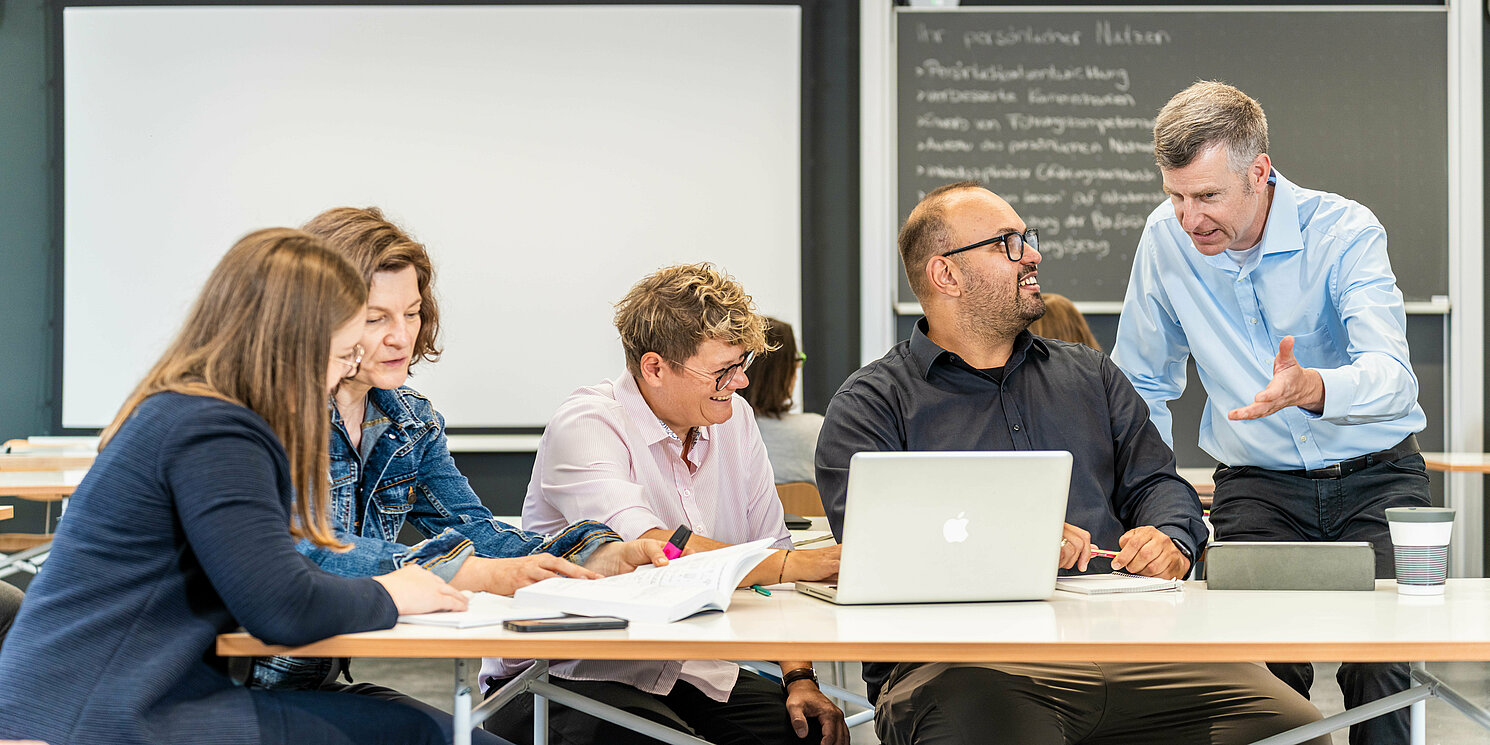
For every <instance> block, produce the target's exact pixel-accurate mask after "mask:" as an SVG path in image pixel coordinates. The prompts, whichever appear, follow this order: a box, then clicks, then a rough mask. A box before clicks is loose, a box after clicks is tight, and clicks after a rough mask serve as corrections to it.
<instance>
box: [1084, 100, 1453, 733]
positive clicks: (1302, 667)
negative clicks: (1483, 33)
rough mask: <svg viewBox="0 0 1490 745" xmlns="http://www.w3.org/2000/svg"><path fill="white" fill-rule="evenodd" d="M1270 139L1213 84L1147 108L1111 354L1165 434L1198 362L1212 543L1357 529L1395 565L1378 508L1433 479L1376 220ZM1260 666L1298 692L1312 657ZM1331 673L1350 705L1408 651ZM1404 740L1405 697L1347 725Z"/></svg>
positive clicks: (1384, 689)
mask: <svg viewBox="0 0 1490 745" xmlns="http://www.w3.org/2000/svg"><path fill="white" fill-rule="evenodd" d="M1267 137H1268V135H1267V118H1266V117H1265V115H1264V114H1263V111H1262V107H1261V106H1259V105H1258V104H1257V102H1256V101H1254V100H1252V99H1251V98H1250V97H1248V96H1247V95H1246V94H1245V93H1243V92H1241V91H1239V90H1237V89H1236V88H1233V87H1232V86H1229V85H1226V84H1224V83H1216V82H1199V83H1196V84H1195V85H1192V86H1190V87H1189V88H1187V89H1185V90H1184V91H1181V92H1180V93H1178V94H1176V95H1175V97H1174V98H1172V99H1170V101H1169V103H1167V104H1165V106H1164V108H1163V109H1161V110H1160V112H1159V116H1158V118H1157V119H1156V120H1155V124H1154V156H1155V160H1156V161H1157V163H1158V165H1159V170H1160V172H1161V173H1162V174H1163V179H1164V191H1165V193H1166V194H1168V195H1169V201H1168V202H1166V203H1165V204H1162V205H1160V206H1159V207H1158V208H1157V209H1155V210H1154V212H1153V213H1152V214H1151V215H1149V219H1148V224H1147V225H1146V226H1145V227H1144V232H1143V237H1142V238H1141V239H1140V240H1139V244H1138V250H1137V253H1136V255H1135V256H1134V259H1133V274H1132V277H1131V279H1130V280H1129V283H1128V294H1127V297H1126V298H1125V299H1124V301H1123V314H1122V318H1121V319H1120V321H1119V323H1118V335H1117V344H1116V346H1115V347H1114V349H1113V353H1112V357H1113V360H1114V361H1115V362H1116V363H1117V364H1118V366H1119V367H1120V368H1121V369H1122V370H1123V372H1124V373H1126V374H1127V376H1128V378H1129V379H1130V380H1131V381H1132V382H1133V386H1134V387H1135V388H1136V389H1137V390H1138V392H1139V394H1141V395H1142V396H1143V397H1144V399H1145V400H1146V401H1147V402H1148V405H1149V412H1150V416H1151V418H1152V419H1153V422H1154V424H1155V425H1156V426H1157V427H1158V429H1159V432H1160V433H1161V434H1162V435H1163V436H1164V438H1165V440H1166V442H1169V443H1170V444H1171V445H1173V433H1172V429H1171V417H1170V411H1169V401H1172V400H1174V399H1176V398H1178V397H1179V396H1180V393H1181V392H1182V391H1183V390H1184V388H1185V375H1186V359H1187V358H1189V357H1192V356H1193V357H1194V358H1195V364H1196V368H1197V369H1198V371H1199V373H1200V382H1201V385H1203V386H1204V387H1205V391H1206V396H1207V401H1206V407H1205V412H1204V414H1203V416H1202V418H1201V423H1200V446H1201V447H1202V448H1203V449H1204V450H1205V451H1206V452H1207V453H1209V454H1211V455H1212V456H1213V457H1215V458H1216V459H1217V460H1218V461H1220V462H1221V464H1222V465H1221V466H1220V467H1218V468H1217V469H1216V481H1215V483H1216V492H1215V498H1214V503H1213V505H1212V508H1211V522H1212V524H1213V525H1214V526H1215V529H1216V538H1217V539H1218V540H1253V541H1370V542H1371V543H1372V544H1373V546H1374V547H1375V550H1376V572H1377V576H1378V577H1392V576H1393V573H1394V567H1393V563H1392V545H1391V541H1390V539H1389V536H1388V532H1387V525H1386V519H1385V513H1384V510H1385V509H1386V508H1387V507H1397V506H1410V505H1426V504H1428V475H1427V471H1426V469H1425V468H1424V466H1423V459H1422V456H1421V455H1419V454H1418V447H1417V440H1416V438H1415V437H1414V434H1415V433H1416V432H1418V431H1420V430H1422V428H1423V426H1424V424H1425V422H1426V418H1425V417H1424V415H1423V410H1422V409H1421V408H1420V407H1419V406H1418V404H1417V393H1418V382H1417V377H1416V376H1415V375H1414V374H1413V371H1412V365H1411V363H1410V362H1409V360H1408V353H1407V336H1406V327H1407V322H1406V315H1405V313H1404V310H1403V303H1402V293H1401V292H1400V291H1399V290H1398V289H1397V281H1396V277H1395V276H1394V275H1393V274H1392V268H1391V264H1390V262H1389V261H1388V260H1387V237H1386V232H1385V231H1384V230H1383V229H1382V227H1381V223H1380V222H1378V221H1377V220H1376V217H1375V216H1374V215H1372V214H1371V211H1370V210H1368V209H1366V208H1365V207H1363V206H1361V205H1360V204H1357V203H1356V202H1352V201H1350V200H1349V199H1345V198H1344V197H1341V196H1338V195H1335V194H1329V193H1326V192H1320V191H1314V190H1311V189H1305V188H1303V187H1300V186H1297V185H1295V184H1294V183H1293V182H1291V181H1289V180H1288V179H1286V178H1284V177H1283V175H1282V174H1280V173H1278V172H1277V171H1276V170H1274V169H1273V166H1272V160H1271V159H1270V158H1269V157H1268V154H1267V150H1268V140H1267ZM1279 621H1280V622H1287V621H1288V619H1279ZM1268 667H1269V668H1270V669H1272V670H1273V672H1274V673H1275V674H1277V675H1278V677H1280V678H1282V679H1283V680H1285V681H1287V682H1288V683H1289V684H1290V685H1292V686H1293V687H1294V688H1295V689H1297V690H1299V691H1300V692H1301V693H1303V694H1304V695H1306V696H1307V695H1308V690H1309V685H1310V683H1312V681H1313V677H1314V673H1313V667H1312V666H1310V665H1309V664H1308V663H1302V664H1298V663H1284V664H1278V663H1273V664H1269V666H1268ZM1338 678H1339V681H1340V686H1341V689H1342V690H1343V692H1344V694H1345V703H1346V706H1347V707H1350V706H1357V705H1360V704H1362V703H1365V702H1367V701H1371V700H1375V699H1377V698H1380V697H1382V696H1385V695H1388V694H1391V693H1395V692H1396V691H1400V690H1405V689H1406V688H1407V686H1408V683H1409V678H1408V672H1407V665H1406V664H1405V663H1356V664H1351V663H1347V664H1345V665H1342V666H1341V668H1340V673H1339V675H1338ZM1407 739H1408V723H1407V711H1406V709H1402V710H1399V711H1397V712H1394V713H1393V714H1391V715H1388V716H1384V717H1378V718H1377V719H1375V720H1371V721H1369V722H1367V723H1364V724H1361V725H1356V726H1355V727H1352V728H1351V733H1350V742H1351V745H1363V744H1364V743H1398V742H1401V743H1405V742H1407Z"/></svg>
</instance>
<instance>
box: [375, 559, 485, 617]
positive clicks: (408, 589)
mask: <svg viewBox="0 0 1490 745" xmlns="http://www.w3.org/2000/svg"><path fill="white" fill-rule="evenodd" d="M373 580H375V581H376V582H378V583H379V584H381V585H382V586H383V589H385V590H387V591H388V596H389V597H391V598H393V607H395V608H397V609H398V614H399V615H401V616H405V615H408V616H412V615H417V614H420V613H434V612H436V611H445V610H457V611H459V610H465V609H466V596H465V595H464V594H463V593H461V591H460V590H457V589H455V588H454V587H451V586H450V585H448V584H446V583H445V580H443V579H440V578H439V577H438V576H436V575H435V573H434V572H431V571H429V570H428V569H425V568H424V567H421V566H406V567H404V568H402V569H399V570H396V571H393V572H389V573H388V574H384V575H380V576H377V577H373Z"/></svg>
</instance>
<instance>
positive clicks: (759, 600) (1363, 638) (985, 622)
mask: <svg viewBox="0 0 1490 745" xmlns="http://www.w3.org/2000/svg"><path fill="white" fill-rule="evenodd" d="M217 651H218V653H219V654H222V655H226V656H245V655H265V654H296V655H303V656H326V657H411V658H423V657H449V658H452V659H454V660H456V663H455V665H456V685H457V692H456V698H455V709H456V718H457V719H456V721H457V723H458V724H461V723H469V722H472V721H473V719H474V721H475V722H479V721H480V720H481V719H483V718H485V716H486V714H488V713H489V712H490V711H492V710H495V708H496V707H495V706H494V705H493V701H490V700H489V701H488V702H486V703H483V704H482V705H481V706H480V707H478V708H477V709H475V710H474V711H473V710H472V707H471V701H470V691H469V689H468V688H466V687H465V684H464V682H463V679H464V667H463V662H462V660H463V659H465V658H470V657H519V658H534V659H540V660H542V659H569V658H587V659H618V660H624V659H637V660H647V659H751V660H754V659H765V660H776V659H796V660H884V661H924V662H936V661H971V660H977V661H989V662H1038V661H1044V662H1075V661H1098V662H1104V661H1105V662H1153V661H1165V662H1170V661H1177V660H1183V661H1188V662H1262V661H1275V662H1277V661H1291V660H1297V661H1308V660H1322V661H1350V662H1389V661H1397V660H1418V661H1444V660H1490V580H1485V579H1456V580H1450V581H1449V587H1448V592H1447V594H1446V595H1445V596H1444V597H1440V598H1420V597H1409V596H1399V595H1398V594H1397V593H1396V590H1395V583H1393V582H1392V581H1390V580H1382V581H1379V582H1378V583H1377V589H1376V591H1375V592H1240V591H1215V592H1212V591H1209V590H1207V589H1205V584H1204V583H1200V582H1190V583H1187V584H1186V586H1185V589H1184V591H1182V592H1168V593H1147V594H1129V595H1110V596H1097V597H1089V596H1080V595H1070V594H1066V593H1056V596H1055V597H1054V598H1052V599H1051V600H1048V601H1042V602H1028V603H969V604H942V605H878V606H857V607H853V606H845V607H839V606H834V605H831V604H828V603H823V602H820V601H817V600H813V599H811V598H807V597H803V596H799V595H797V594H796V593H794V592H789V591H787V592H778V593H776V594H775V595H773V596H772V597H769V598H766V597H760V596H757V595H755V594H753V593H750V592H748V591H741V592H738V593H736V595H735V597H734V601H733V605H731V606H730V609H729V612H727V613H723V614H720V613H714V614H707V615H703V616H698V617H694V618H691V619H688V620H685V621H681V622H678V623H672V624H650V623H635V624H632V625H631V627H630V628H629V629H626V630H623V631H600V632H569V633H545V634H516V633H510V632H506V631H502V630H501V629H500V627H486V628H479V629H465V630H454V629H441V628H435V627H429V626H410V625H400V626H397V627H395V628H393V629H389V630H385V631H372V632H367V633H362V634H349V635H345V636H339V637H333V638H331V639H327V640H324V641H321V642H317V643H315V644H310V645H307V646H304V647H300V648H296V649H286V648H282V647H270V646H266V645H264V644H262V643H261V642H259V641H257V640H255V639H253V638H252V637H250V636H248V635H247V634H242V633H239V634H225V635H223V636H221V637H218V644H217ZM534 670H536V671H537V672H536V673H535V672H533V671H530V673H532V675H531V677H530V678H529V680H527V681H522V680H521V679H520V680H519V682H520V683H521V684H522V685H520V686H519V689H518V690H515V691H504V692H502V693H499V694H497V696H505V697H506V698H505V699H502V702H505V700H508V699H510V698H511V697H512V696H515V695H518V694H519V693H521V692H523V691H524V690H531V691H534V692H536V693H538V694H541V695H543V696H548V697H550V698H553V699H554V700H561V701H563V702H564V703H566V704H568V703H570V701H569V700H568V699H567V698H566V697H565V696H564V695H563V694H564V693H567V692H565V691H563V690H562V689H557V688H555V687H553V686H551V685H549V684H547V683H546V681H544V680H542V677H543V669H542V666H535V668H534ZM1413 675H1414V678H1415V681H1416V683H1417V684H1416V685H1415V686H1414V688H1412V689H1410V690H1408V691H1405V692H1403V693H1399V694H1396V695H1395V696H1393V697H1390V698H1389V699H1383V700H1382V701H1378V702H1373V704H1369V705H1367V706H1365V707H1360V708H1359V709H1356V710H1352V711H1349V712H1345V713H1344V714H1340V715H1336V716H1334V717H1330V718H1329V719H1327V720H1325V722H1322V723H1317V724H1315V725H1309V726H1308V727H1305V728H1301V729H1300V730H1295V732H1294V733H1288V734H1290V735H1292V737H1291V738H1289V737H1284V736H1280V737H1279V738H1270V739H1269V740H1268V741H1265V742H1267V743H1268V745H1281V744H1282V743H1289V742H1302V741H1304V740H1306V739H1309V738H1311V737H1314V736H1315V735H1317V734H1320V733H1322V732H1324V731H1330V730H1333V729H1338V728H1340V727H1345V726H1348V725H1350V724H1352V723H1354V722H1356V721H1361V720H1362V719H1365V718H1369V717H1370V716H1374V715H1379V714H1381V713H1385V711H1390V710H1393V709H1394V708H1401V707H1402V706H1407V705H1411V706H1412V707H1413V708H1412V719H1413V723H1414V724H1413V731H1414V735H1415V737H1416V739H1415V742H1418V743H1421V742H1422V741H1423V739H1422V735H1423V728H1422V727H1423V725H1422V723H1423V701H1424V700H1425V699H1427V698H1429V697H1434V696H1437V697H1440V698H1442V699H1443V700H1444V701H1446V702H1447V703H1449V704H1450V705H1452V706H1454V707H1455V708H1458V709H1460V710H1461V711H1464V712H1465V713H1466V714H1467V715H1469V716H1471V717H1472V718H1475V719H1476V721H1478V722H1480V723H1481V724H1483V725H1485V726H1486V727H1487V728H1490V712H1486V711H1485V710H1484V709H1481V708H1479V707H1477V706H1475V705H1474V704H1472V703H1469V702H1467V701H1465V700H1464V699H1463V698H1462V697H1461V696H1459V695H1458V694H1457V693H1455V692H1454V691H1452V689H1449V688H1448V687H1447V686H1444V685H1443V684H1442V682H1441V681H1438V680H1437V679H1436V678H1434V677H1433V676H1432V675H1431V674H1429V673H1427V672H1426V671H1425V670H1423V669H1422V666H1421V665H1415V666H1414V670H1413ZM494 698H495V697H494ZM536 703H537V702H535V704H536ZM1394 705H1395V706H1394ZM538 708H539V707H538V706H535V711H537V709H538ZM1320 727H1324V728H1326V729H1320ZM1311 728H1313V729H1311ZM460 734H461V731H460V728H459V727H458V728H457V738H458V739H457V742H458V743H459V742H462V740H460V739H459V736H460ZM1280 738H1281V739H1280ZM677 741H679V742H698V741H697V740H686V739H680V740H677Z"/></svg>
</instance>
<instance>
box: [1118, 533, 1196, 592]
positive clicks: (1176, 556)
mask: <svg viewBox="0 0 1490 745" xmlns="http://www.w3.org/2000/svg"><path fill="white" fill-rule="evenodd" d="M1118 546H1119V547H1120V548H1121V549H1122V550H1121V551H1119V552H1118V555H1117V557H1116V558H1114V559H1113V560H1112V568H1113V569H1122V570H1125V571H1128V572H1131V573H1133V574H1141V575H1143V576H1145V577H1163V578H1165V579H1178V578H1180V577H1183V576H1185V575H1186V574H1189V573H1190V560H1189V559H1187V558H1185V555H1184V554H1183V553H1181V552H1180V548H1179V546H1178V545H1176V544H1175V542H1174V539H1173V538H1170V537H1169V536H1168V535H1165V534H1164V533H1163V532H1162V531H1160V530H1159V529H1158V528H1156V527H1154V526H1152V525H1144V526H1142V527H1138V528H1134V529H1132V530H1130V531H1128V532H1126V533H1124V534H1123V535H1122V537H1121V538H1118Z"/></svg>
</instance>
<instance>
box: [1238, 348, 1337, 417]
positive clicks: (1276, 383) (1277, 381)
mask: <svg viewBox="0 0 1490 745" xmlns="http://www.w3.org/2000/svg"><path fill="white" fill-rule="evenodd" d="M1290 406H1298V407H1300V408H1303V409H1304V410H1306V411H1309V412H1312V413H1315V414H1319V413H1322V412H1323V411H1324V378H1321V377H1320V376H1319V371H1317V370H1312V369H1310V368H1307V367H1304V366H1302V365H1300V364H1299V361H1298V360H1297V359H1295V358H1294V356H1293V337H1292V336H1285V337H1283V341H1281V342H1278V356H1277V357H1275V358H1273V380H1272V382H1270V383H1268V386H1267V387H1266V388H1264V389H1262V391H1261V392H1260V393H1258V394H1257V395H1256V396H1254V397H1253V398H1252V403H1251V404H1248V405H1247V406H1243V407H1241V408H1240V409H1232V410H1231V411H1230V412H1228V413H1227V414H1226V418H1227V419H1231V420H1233V421H1240V420H1245V419H1261V418H1263V417H1265V416H1270V415H1272V414H1276V413H1277V412H1279V411H1282V410H1283V409H1286V408H1288V407H1290Z"/></svg>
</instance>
